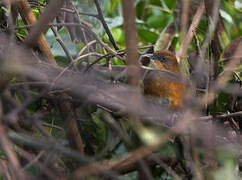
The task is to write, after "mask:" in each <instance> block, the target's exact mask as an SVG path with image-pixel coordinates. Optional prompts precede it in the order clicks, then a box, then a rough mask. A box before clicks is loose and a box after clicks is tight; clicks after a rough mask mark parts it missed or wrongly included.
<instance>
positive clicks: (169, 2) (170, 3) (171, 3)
mask: <svg viewBox="0 0 242 180" xmlns="http://www.w3.org/2000/svg"><path fill="white" fill-rule="evenodd" d="M163 2H164V3H165V4H166V6H167V7H168V8H169V9H174V8H175V6H176V0H163ZM164 8H165V7H164Z"/></svg>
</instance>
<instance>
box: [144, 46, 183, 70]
mask: <svg viewBox="0 0 242 180" xmlns="http://www.w3.org/2000/svg"><path fill="white" fill-rule="evenodd" d="M142 56H143V57H148V58H149V59H150V62H151V63H152V67H153V68H158V69H165V70H168V71H172V72H179V71H180V70H179V64H178V62H177V59H176V57H175V55H174V54H173V53H172V52H170V51H166V50H163V51H156V52H154V53H149V54H144V55H142Z"/></svg>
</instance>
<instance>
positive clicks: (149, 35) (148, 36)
mask: <svg viewBox="0 0 242 180" xmlns="http://www.w3.org/2000/svg"><path fill="white" fill-rule="evenodd" d="M138 35H139V37H140V39H141V40H142V41H144V42H146V43H155V42H156V41H157V39H158V37H159V35H158V34H157V33H155V32H152V31H150V30H148V29H144V28H138Z"/></svg>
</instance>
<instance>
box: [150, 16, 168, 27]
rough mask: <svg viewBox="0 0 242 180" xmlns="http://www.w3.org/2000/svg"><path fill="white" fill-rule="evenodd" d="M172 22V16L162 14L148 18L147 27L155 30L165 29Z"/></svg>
mask: <svg viewBox="0 0 242 180" xmlns="http://www.w3.org/2000/svg"><path fill="white" fill-rule="evenodd" d="M171 20H172V16H171V15H170V14H166V13H162V14H161V15H158V16H157V15H153V16H151V17H149V18H148V20H147V25H148V26H149V27H153V28H165V27H166V26H167V24H169V23H170V22H171Z"/></svg>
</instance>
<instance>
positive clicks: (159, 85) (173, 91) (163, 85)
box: [144, 71, 184, 110]
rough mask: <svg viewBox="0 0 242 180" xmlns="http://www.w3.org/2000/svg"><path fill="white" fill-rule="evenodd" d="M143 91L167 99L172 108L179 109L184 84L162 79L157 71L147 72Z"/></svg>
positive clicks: (181, 102)
mask: <svg viewBox="0 0 242 180" xmlns="http://www.w3.org/2000/svg"><path fill="white" fill-rule="evenodd" d="M144 93H145V94H146V95H149V96H154V97H159V98H160V97H161V98H165V99H168V100H169V103H170V106H171V108H172V109H174V110H178V109H180V108H181V107H182V105H183V97H184V85H183V84H181V83H178V82H174V81H167V80H165V79H164V78H163V79H162V77H161V73H159V72H157V71H150V72H148V73H147V75H146V77H145V78H144Z"/></svg>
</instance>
